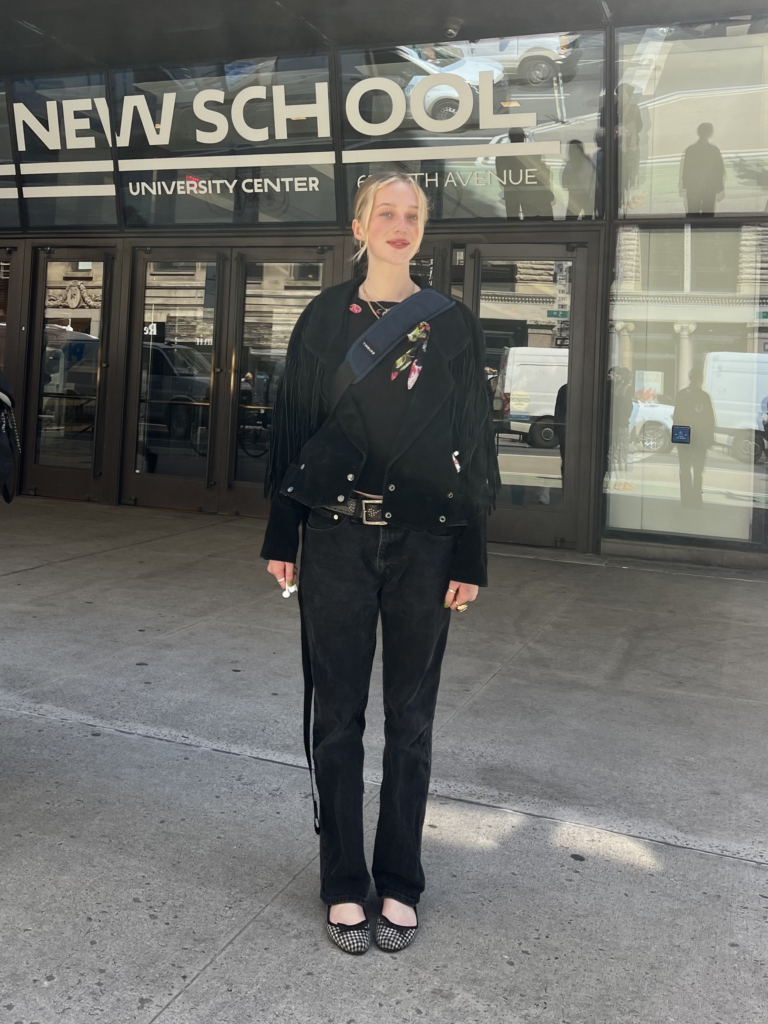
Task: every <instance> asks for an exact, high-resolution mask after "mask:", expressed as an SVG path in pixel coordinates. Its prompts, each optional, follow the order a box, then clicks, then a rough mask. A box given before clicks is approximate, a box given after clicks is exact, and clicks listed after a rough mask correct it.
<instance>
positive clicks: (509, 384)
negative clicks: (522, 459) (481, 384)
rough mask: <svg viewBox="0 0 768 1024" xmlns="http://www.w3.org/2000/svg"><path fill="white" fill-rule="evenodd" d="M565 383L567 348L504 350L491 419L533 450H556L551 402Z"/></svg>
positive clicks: (566, 378)
mask: <svg viewBox="0 0 768 1024" xmlns="http://www.w3.org/2000/svg"><path fill="white" fill-rule="evenodd" d="M567 381H568V349H567V348H523V347H518V348H505V349H503V350H502V354H501V364H500V366H499V376H498V378H497V381H496V391H495V394H494V403H493V407H494V419H496V420H497V421H501V423H502V429H503V430H507V431H511V432H512V433H515V434H522V435H523V436H524V437H525V440H526V441H527V442H528V444H529V445H531V447H533V448H557V445H558V440H557V434H556V433H555V429H554V426H555V401H556V400H557V392H558V391H559V390H560V388H561V387H562V386H563V384H566V383H567Z"/></svg>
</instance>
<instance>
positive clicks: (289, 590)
mask: <svg viewBox="0 0 768 1024" xmlns="http://www.w3.org/2000/svg"><path fill="white" fill-rule="evenodd" d="M298 589H299V588H298V587H297V586H296V584H295V583H286V585H285V590H284V591H283V597H290V596H291V594H295V593H296V591H297V590H298Z"/></svg>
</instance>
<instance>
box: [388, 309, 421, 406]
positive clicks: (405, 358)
mask: <svg viewBox="0 0 768 1024" xmlns="http://www.w3.org/2000/svg"><path fill="white" fill-rule="evenodd" d="M429 331H430V327H429V324H428V323H427V322H426V321H425V320H422V321H421V323H420V324H416V326H415V327H414V328H413V330H412V331H411V333H410V334H409V335H408V341H410V343H411V347H410V348H409V349H408V351H407V352H406V353H405V355H402V356H400V358H399V359H398V360H397V362H396V363H395V368H394V370H393V371H392V373H391V375H390V380H395V378H396V377H398V376H399V374H400V373H401V372H402V371H403V370H407V369H409V367H410V373H409V374H408V390H409V391H410V389H411V388H412V387H414V386H415V385H416V381H417V380H418V379H419V374H420V373H421V370H422V368H421V366H420V365H419V363H417V362H416V357H417V356H418V354H419V352H426V351H427V342H428V341H429Z"/></svg>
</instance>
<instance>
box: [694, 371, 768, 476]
mask: <svg viewBox="0 0 768 1024" xmlns="http://www.w3.org/2000/svg"><path fill="white" fill-rule="evenodd" d="M704 390H705V391H707V392H709V395H710V397H711V399H712V404H713V405H714V407H715V424H716V425H715V438H716V440H717V441H718V443H720V444H725V445H727V446H728V447H729V448H730V450H731V454H732V455H733V457H734V458H735V459H738V460H739V461H740V462H757V461H758V460H759V459H760V457H761V456H762V454H763V451H764V449H765V433H764V429H765V428H764V416H765V415H766V412H767V411H768V352H709V353H707V356H706V358H705V360H704Z"/></svg>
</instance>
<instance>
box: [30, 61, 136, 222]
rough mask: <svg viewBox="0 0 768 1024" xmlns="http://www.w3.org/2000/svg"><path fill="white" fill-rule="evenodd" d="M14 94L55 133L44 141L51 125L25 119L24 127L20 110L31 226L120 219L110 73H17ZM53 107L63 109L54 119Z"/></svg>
mask: <svg viewBox="0 0 768 1024" xmlns="http://www.w3.org/2000/svg"><path fill="white" fill-rule="evenodd" d="M13 96H14V101H15V102H16V103H19V104H23V105H24V108H26V110H27V111H28V112H29V114H30V115H32V117H33V118H35V119H36V121H37V123H38V124H41V125H43V126H48V128H49V130H50V131H52V132H53V133H54V138H53V139H50V138H49V137H47V136H46V138H45V141H44V139H43V138H42V137H41V135H43V136H45V130H43V131H42V132H40V131H37V130H33V129H32V128H31V127H30V126H29V124H27V123H25V122H22V125H21V127H19V122H18V114H17V137H18V139H19V143H20V146H19V149H20V152H19V156H20V159H21V171H22V185H23V188H24V192H23V194H24V199H23V203H24V206H25V209H26V212H27V219H28V221H29V224H30V226H31V227H51V226H62V227H63V226H65V225H76V226H88V225H94V226H98V225H110V224H116V223H117V206H116V202H115V195H116V188H115V176H114V165H113V161H112V148H111V141H110V134H111V128H110V121H109V111H108V108H107V100H106V86H105V81H104V75H103V74H101V73H87V74H79V75H64V76H46V77H45V78H23V79H16V80H15V81H14V83H13ZM24 108H21V109H24ZM52 108H53V109H55V110H56V112H57V113H56V115H55V116H54V118H53V122H52V124H50V125H49V114H50V111H51V109H52ZM57 118H58V122H57ZM60 165H61V166H60Z"/></svg>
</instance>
